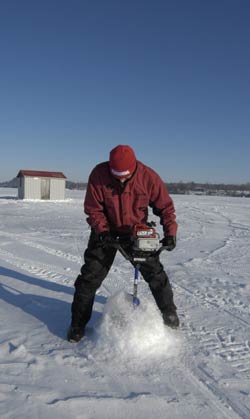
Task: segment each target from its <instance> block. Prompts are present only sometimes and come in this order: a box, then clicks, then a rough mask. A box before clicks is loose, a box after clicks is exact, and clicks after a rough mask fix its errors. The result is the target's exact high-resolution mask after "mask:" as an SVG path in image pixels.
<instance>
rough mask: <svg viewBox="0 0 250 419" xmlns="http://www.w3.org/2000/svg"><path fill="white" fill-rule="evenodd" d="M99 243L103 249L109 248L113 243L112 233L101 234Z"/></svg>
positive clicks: (104, 232)
mask: <svg viewBox="0 0 250 419" xmlns="http://www.w3.org/2000/svg"><path fill="white" fill-rule="evenodd" d="M99 241H100V244H101V246H102V247H108V246H110V245H111V243H112V241H113V237H112V236H111V233H110V231H103V232H102V233H100V234H99Z"/></svg>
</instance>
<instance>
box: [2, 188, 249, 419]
mask: <svg viewBox="0 0 250 419" xmlns="http://www.w3.org/2000/svg"><path fill="white" fill-rule="evenodd" d="M16 196H17V191H16V190H15V189H6V188H1V189H0V298H1V304H0V318H1V328H0V416H1V418H4V419H5V418H19V419H20V418H25V419H29V418H32V419H34V418H39V419H43V418H44V419H45V418H53V419H56V418H60V419H61V418H67V419H68V418H70V419H71V418H72V419H73V418H74V419H75V418H79V419H80V418H81V419H82V418H84V419H101V418H102V419H109V418H115V419H123V418H124V419H125V418H126V419H127V418H128V417H130V418H138V419H141V418H146V419H151V418H152V417H157V418H159V419H161V418H162V419H163V418H164V419H165V418H171V419H172V418H179V419H183V418H185V419H195V418H197V419H198V418H199V419H200V418H201V417H202V418H203V419H207V418H229V419H230V418H249V417H250V344H249V342H250V337H249V331H250V311H249V297H250V283H249V271H250V257H249V247H250V216H249V214H250V199H244V198H227V197H207V196H185V195H183V196H181V195H179V196H178V195H175V196H173V199H174V202H175V206H176V212H177V221H178V224H179V232H178V245H177V248H176V249H175V250H174V251H173V252H165V253H162V254H161V261H162V263H163V264H164V266H165V269H166V271H167V273H168V275H169V277H170V281H171V283H172V286H173V289H174V294H175V302H176V304H177V306H178V312H179V316H180V320H181V327H180V329H179V330H176V331H175V330H174V331H173V330H170V329H167V328H166V327H164V326H163V324H162V320H161V316H160V314H159V312H158V310H157V308H156V306H155V304H154V301H153V298H152V296H151V294H150V292H149V289H148V287H147V285H146V284H145V283H144V282H143V280H141V281H140V283H139V297H140V300H141V304H140V306H139V307H138V308H137V309H136V310H134V309H133V307H132V304H131V303H130V301H129V299H128V297H127V296H128V294H129V293H130V292H131V291H132V285H133V284H132V282H133V269H132V267H131V266H130V264H129V263H128V262H127V261H126V260H125V259H124V258H123V257H122V256H121V255H119V254H118V255H117V256H116V259H115V263H114V265H113V267H112V269H111V271H110V273H109V275H108V277H107V278H106V280H105V281H104V283H103V285H102V287H101V288H100V290H99V291H98V294H97V296H96V300H95V306H94V312H93V316H92V319H91V321H90V323H89V326H88V328H87V334H86V337H85V338H84V339H83V340H82V341H81V342H79V343H78V344H71V343H68V342H67V341H66V339H65V337H66V331H67V328H68V325H69V323H70V306H71V302H72V296H73V292H74V289H73V284H74V280H75V278H76V276H77V274H78V272H79V269H80V266H81V264H82V255H83V252H84V249H85V247H86V244H87V240H88V235H89V227H88V225H87V223H86V220H85V215H84V213H83V198H84V192H83V191H67V199H66V200H65V201H62V202H60V201H57V202H48V201H47V202H46V201H21V200H18V199H16ZM151 219H154V220H157V218H156V217H154V216H152V217H151ZM159 232H161V229H160V227H159Z"/></svg>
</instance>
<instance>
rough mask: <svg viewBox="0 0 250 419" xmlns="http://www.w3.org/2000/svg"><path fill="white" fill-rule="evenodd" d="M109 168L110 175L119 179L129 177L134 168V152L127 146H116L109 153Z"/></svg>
mask: <svg viewBox="0 0 250 419" xmlns="http://www.w3.org/2000/svg"><path fill="white" fill-rule="evenodd" d="M109 167H110V171H111V173H112V175H114V176H115V177H118V178H120V179H122V178H126V177H129V176H131V175H132V174H133V173H134V171H135V168H136V157H135V153H134V150H133V149H132V148H131V147H130V146H129V145H118V146H117V147H115V148H113V150H111V152H110V157H109Z"/></svg>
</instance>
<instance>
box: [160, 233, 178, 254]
mask: <svg viewBox="0 0 250 419" xmlns="http://www.w3.org/2000/svg"><path fill="white" fill-rule="evenodd" d="M161 244H162V246H164V247H166V249H167V250H168V251H169V252H171V250H173V249H174V248H175V246H176V237H175V236H165V237H164V238H163V239H162V240H161Z"/></svg>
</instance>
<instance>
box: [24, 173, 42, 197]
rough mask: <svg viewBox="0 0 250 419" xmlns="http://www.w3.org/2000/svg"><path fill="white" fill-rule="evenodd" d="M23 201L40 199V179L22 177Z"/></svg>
mask: <svg viewBox="0 0 250 419" xmlns="http://www.w3.org/2000/svg"><path fill="white" fill-rule="evenodd" d="M24 199H41V179H40V178H37V177H24Z"/></svg>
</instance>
